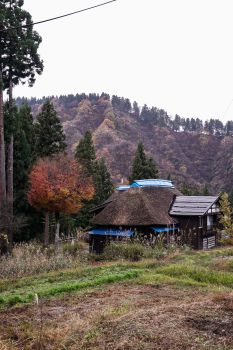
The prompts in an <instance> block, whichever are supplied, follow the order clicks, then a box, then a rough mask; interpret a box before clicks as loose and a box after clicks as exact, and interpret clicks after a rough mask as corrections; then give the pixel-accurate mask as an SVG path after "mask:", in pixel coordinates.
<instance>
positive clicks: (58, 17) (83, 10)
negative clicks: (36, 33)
mask: <svg viewBox="0 0 233 350" xmlns="http://www.w3.org/2000/svg"><path fill="white" fill-rule="evenodd" d="M115 1H117V0H111V1H106V2H103V3H101V4H98V5H94V6H91V7H87V8H85V9H82V10H78V11H74V12H70V13H67V14H65V15H61V16H57V17H53V18H49V19H45V20H43V21H38V22H34V23H30V24H25V25H22V26H18V27H9V28H4V29H1V30H0V33H1V32H6V31H8V30H13V29H20V28H27V27H33V26H35V25H37V24H42V23H46V22H50V21H55V20H57V19H61V18H64V17H68V16H72V15H75V14H77V13H80V12H85V11H89V10H93V9H95V8H97V7H101V6H105V5H108V4H110V3H112V2H115Z"/></svg>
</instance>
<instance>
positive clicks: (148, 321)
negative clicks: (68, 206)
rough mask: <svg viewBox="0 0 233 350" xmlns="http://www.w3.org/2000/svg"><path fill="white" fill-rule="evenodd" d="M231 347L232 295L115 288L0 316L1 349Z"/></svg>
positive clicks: (163, 289)
mask: <svg viewBox="0 0 233 350" xmlns="http://www.w3.org/2000/svg"><path fill="white" fill-rule="evenodd" d="M13 349H14V350H15V349H25V350H26V349H54V350H58V349H69V350H74V349H77V350H97V349H98V350H102V349H103V350H105V349H106V350H113V349H114V350H129V349H134V350H139V349H142V350H149V349H151V350H152V349H156V350H157V349H158V350H159V349H162V350H176V349H190V350H191V349H195V350H196V349H208V350H211V349H216V350H217V349H218V350H224V349H233V296H232V295H231V294H229V293H225V294H221V295H215V294H210V293H207V292H200V291H195V290H193V289H188V288H187V289H175V288H172V287H169V286H161V287H160V286H138V285H137V286H135V285H130V284H117V285H112V286H110V287H109V286H108V287H106V288H105V289H102V290H96V291H94V292H91V293H87V294H86V295H79V294H74V295H69V296H67V295H66V296H64V297H63V298H61V299H59V300H50V301H43V303H42V307H41V308H40V307H37V306H30V307H22V308H18V309H12V310H8V311H2V312H0V350H13Z"/></svg>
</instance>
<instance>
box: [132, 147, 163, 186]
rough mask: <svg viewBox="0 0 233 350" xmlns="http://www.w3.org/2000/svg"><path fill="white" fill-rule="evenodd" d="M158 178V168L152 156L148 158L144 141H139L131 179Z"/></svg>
mask: <svg viewBox="0 0 233 350" xmlns="http://www.w3.org/2000/svg"><path fill="white" fill-rule="evenodd" d="M156 178H158V169H157V168H156V165H155V163H154V161H153V159H152V158H147V157H146V154H145V151H144V146H143V144H142V142H139V144H138V147H137V150H136V154H135V158H134V160H133V166H132V173H131V175H130V176H129V181H130V182H133V181H134V180H140V179H156Z"/></svg>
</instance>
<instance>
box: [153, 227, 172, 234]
mask: <svg viewBox="0 0 233 350" xmlns="http://www.w3.org/2000/svg"><path fill="white" fill-rule="evenodd" d="M151 229H152V230H153V231H154V232H155V233H160V232H169V231H174V230H177V227H174V228H168V227H151Z"/></svg>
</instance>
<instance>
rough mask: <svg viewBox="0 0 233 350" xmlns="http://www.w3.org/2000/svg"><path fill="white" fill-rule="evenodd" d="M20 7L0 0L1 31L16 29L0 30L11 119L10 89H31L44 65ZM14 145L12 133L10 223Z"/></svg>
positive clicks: (29, 22)
mask: <svg viewBox="0 0 233 350" xmlns="http://www.w3.org/2000/svg"><path fill="white" fill-rule="evenodd" d="M23 4H24V1H23V0H4V1H1V5H3V6H4V9H3V13H4V16H3V18H2V24H3V29H4V28H9V27H12V28H15V29H11V30H3V31H2V32H1V34H0V42H1V52H0V67H1V73H0V75H1V78H2V82H3V84H1V85H2V89H8V94H9V114H10V115H11V119H13V115H14V102H13V87H14V86H15V85H18V84H19V83H20V82H22V83H25V82H26V81H27V82H28V83H29V86H32V85H33V84H34V82H35V76H36V74H41V73H42V71H43V62H42V61H41V59H40V56H39V54H38V48H39V45H40V43H41V37H40V36H39V35H38V33H37V32H36V31H34V30H33V25H32V23H33V21H32V18H31V15H30V14H29V13H28V12H27V11H25V10H24V9H22V6H23ZM1 7H2V6H1ZM24 25H26V27H24ZM1 114H2V110H1V106H0V120H1V121H2V116H1ZM13 144H14V135H13V130H12V131H11V133H10V140H9V143H8V149H7V158H6V164H7V166H6V170H7V176H6V180H7V183H6V190H7V191H6V198H7V205H8V208H9V218H11V219H10V221H13V176H14V175H13V168H14V166H13V148H14V145H13ZM2 147H4V146H3V145H2V140H1V142H0V149H1V148H2ZM0 154H1V152H0ZM0 163H1V160H0ZM0 182H1V180H0ZM0 187H1V184H0ZM8 235H9V237H8V238H9V241H10V244H11V243H12V239H13V237H12V232H11V230H10V228H9V230H8Z"/></svg>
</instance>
